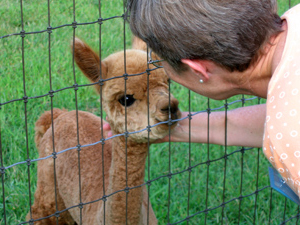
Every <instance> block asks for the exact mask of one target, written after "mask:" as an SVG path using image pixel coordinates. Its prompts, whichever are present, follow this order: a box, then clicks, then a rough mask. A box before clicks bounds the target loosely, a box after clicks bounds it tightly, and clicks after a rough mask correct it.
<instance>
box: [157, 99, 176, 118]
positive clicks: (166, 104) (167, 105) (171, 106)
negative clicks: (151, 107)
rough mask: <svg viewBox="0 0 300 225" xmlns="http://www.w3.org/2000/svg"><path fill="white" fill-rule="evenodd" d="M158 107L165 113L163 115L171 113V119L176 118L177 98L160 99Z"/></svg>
mask: <svg viewBox="0 0 300 225" xmlns="http://www.w3.org/2000/svg"><path fill="white" fill-rule="evenodd" d="M159 108H160V111H161V112H162V113H163V114H165V115H169V112H170V115H171V119H172V120H176V119H178V112H179V109H178V100H177V99H171V101H169V99H167V100H162V101H160V102H159Z"/></svg>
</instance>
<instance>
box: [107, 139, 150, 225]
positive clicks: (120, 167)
mask: <svg viewBox="0 0 300 225" xmlns="http://www.w3.org/2000/svg"><path fill="white" fill-rule="evenodd" d="M125 149H126V143H125V140H124V137H117V138H114V139H113V143H112V162H111V168H110V174H109V185H108V190H107V194H108V195H109V194H111V193H114V192H116V191H120V190H124V189H125V188H126V187H128V188H132V187H135V186H138V185H141V184H143V183H144V177H145V163H146V157H147V152H148V149H147V144H136V143H130V142H128V143H127V162H126V150H125ZM126 164H127V167H126ZM126 173H127V176H126ZM126 178H127V182H126ZM126 183H127V186H126ZM126 192H127V191H121V192H118V193H116V194H113V195H111V196H109V197H108V200H107V201H108V202H107V213H106V215H107V216H106V219H107V224H122V225H123V224H126V210H127V224H128V225H135V224H139V222H140V215H141V207H142V188H141V187H139V188H134V189H130V190H129V191H128V192H127V193H126ZM126 205H127V207H126Z"/></svg>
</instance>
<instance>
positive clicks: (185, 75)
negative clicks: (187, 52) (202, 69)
mask: <svg viewBox="0 0 300 225" xmlns="http://www.w3.org/2000/svg"><path fill="white" fill-rule="evenodd" d="M163 66H164V69H165V71H166V73H167V75H168V76H169V77H170V79H171V80H173V81H175V82H176V83H179V84H181V85H183V86H185V87H186V88H188V89H190V90H191V91H194V92H196V93H198V94H200V95H203V96H206V97H209V98H212V99H216V100H223V99H227V98H229V97H231V96H233V95H236V94H239V93H235V88H234V86H233V85H232V84H230V83H228V82H226V81H225V80H224V79H223V77H224V75H225V73H228V72H226V71H225V70H223V69H220V70H215V71H219V72H216V73H215V74H211V73H208V75H209V79H208V80H207V79H205V80H204V82H203V83H201V82H200V79H203V76H202V75H201V74H200V73H195V72H194V71H192V70H191V69H189V70H187V71H184V72H182V73H180V74H178V73H176V72H175V71H174V70H173V68H172V67H171V66H170V65H169V64H168V63H166V62H163ZM222 73H224V74H222Z"/></svg>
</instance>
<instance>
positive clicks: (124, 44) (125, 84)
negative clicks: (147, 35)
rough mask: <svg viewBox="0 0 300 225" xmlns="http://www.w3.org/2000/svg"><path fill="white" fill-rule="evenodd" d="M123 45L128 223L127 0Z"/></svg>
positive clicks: (124, 11)
mask: <svg viewBox="0 0 300 225" xmlns="http://www.w3.org/2000/svg"><path fill="white" fill-rule="evenodd" d="M123 46H124V102H125V164H126V165H125V173H126V187H125V194H126V202H125V204H126V210H125V211H126V225H127V224H128V215H127V214H128V194H129V187H128V167H127V162H128V161H127V160H128V159H127V158H128V157H127V152H128V149H127V145H128V128H127V101H126V98H127V97H126V91H127V80H128V74H127V68H126V1H125V0H123Z"/></svg>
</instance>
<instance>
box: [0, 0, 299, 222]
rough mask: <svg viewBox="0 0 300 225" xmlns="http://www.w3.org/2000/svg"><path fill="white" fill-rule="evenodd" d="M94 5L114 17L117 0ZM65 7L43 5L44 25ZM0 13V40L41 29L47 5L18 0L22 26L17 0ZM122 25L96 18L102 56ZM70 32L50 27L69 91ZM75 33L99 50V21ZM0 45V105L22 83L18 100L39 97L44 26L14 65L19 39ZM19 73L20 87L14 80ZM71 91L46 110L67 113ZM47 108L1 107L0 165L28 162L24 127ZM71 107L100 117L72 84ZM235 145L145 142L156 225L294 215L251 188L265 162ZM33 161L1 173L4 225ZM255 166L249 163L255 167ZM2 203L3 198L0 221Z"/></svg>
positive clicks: (44, 64)
mask: <svg viewBox="0 0 300 225" xmlns="http://www.w3.org/2000/svg"><path fill="white" fill-rule="evenodd" d="M101 2H102V7H101V16H102V18H109V17H112V16H116V15H118V16H121V15H122V14H123V2H122V1H120V0H104V1H101ZM297 2H299V1H292V5H295V4H296V3H297ZM288 7H289V3H288V1H286V0H280V1H279V12H280V14H282V13H283V12H284V11H285V10H287V9H288ZM73 10H74V8H73V3H72V2H71V1H62V0H58V1H50V25H51V27H53V28H56V27H58V26H61V25H63V24H72V22H73V20H74V18H73ZM75 11H76V17H75V20H76V21H77V23H85V22H93V21H97V20H98V18H99V17H100V16H99V5H98V1H96V0H91V1H84V0H77V1H76V7H75ZM0 18H1V21H0V37H1V36H5V35H8V34H15V33H20V31H21V30H22V27H23V28H24V30H25V31H26V32H35V31H41V30H46V29H47V27H48V26H49V21H48V5H47V2H46V1H38V0H30V1H23V24H22V23H21V16H20V2H19V1H15V0H2V1H0ZM123 28H124V27H123V20H122V19H121V18H116V19H111V20H107V21H105V22H103V24H102V26H101V46H102V48H101V54H102V57H106V56H108V55H109V54H111V53H113V52H115V51H118V50H122V49H123V48H124V39H123ZM73 32H74V29H73V28H72V26H64V27H61V28H57V29H53V30H52V33H51V35H50V46H51V48H50V52H51V85H52V90H59V89H61V88H64V87H72V85H73V84H74V73H73V67H72V56H71V53H70V41H71V40H72V38H73ZM75 34H76V36H78V37H81V38H82V39H83V40H85V41H86V42H87V43H88V44H89V45H91V46H92V47H93V48H94V49H99V24H97V23H95V24H88V25H77V28H76V30H75ZM130 41H131V34H130V31H129V29H128V25H127V26H126V40H125V42H126V46H127V47H129V46H130ZM0 49H1V50H0V103H5V102H7V101H11V100H14V99H22V98H23V96H25V93H24V86H25V90H26V96H28V97H34V96H40V95H44V94H47V93H48V92H49V91H50V78H49V75H50V71H49V34H48V33H47V32H43V33H35V34H28V35H26V37H25V38H24V65H25V66H24V68H23V66H22V38H21V37H20V35H13V36H9V37H5V38H1V39H0ZM23 69H24V76H25V83H24V82H23ZM75 80H76V82H77V83H78V84H80V85H81V84H87V83H88V81H87V80H86V79H85V78H84V77H83V76H82V75H81V73H80V72H79V70H78V69H77V68H75ZM171 92H172V93H173V94H174V95H175V97H177V98H178V99H179V101H180V108H181V110H182V111H187V110H188V108H189V101H188V98H190V99H191V101H190V106H191V111H202V110H206V109H207V107H208V100H207V99H206V98H203V97H200V96H199V95H197V94H195V93H190V97H189V92H188V90H187V89H186V88H183V87H181V86H180V85H177V84H175V83H172V85H171ZM74 93H75V92H74V89H72V88H70V89H66V90H63V91H60V92H57V93H55V94H54V97H53V106H54V107H59V108H66V109H68V110H73V109H75V107H76V102H75V94H74ZM239 99H241V96H237V97H234V98H231V99H229V100H228V103H232V102H234V101H236V100H239ZM257 101H258V100H257V99H255V100H251V101H247V102H246V103H245V105H250V104H257ZM224 103H225V101H213V100H210V101H209V105H210V107H211V108H218V107H221V106H224ZM240 106H242V102H241V101H237V102H236V103H233V104H230V105H229V109H233V108H237V107H240ZM50 109H51V99H50V97H49V96H46V97H42V98H34V99H29V101H28V103H27V104H26V112H27V114H26V117H25V104H24V101H23V100H20V101H14V102H11V103H7V104H4V105H2V106H1V109H0V129H1V130H0V131H1V142H0V144H1V151H2V155H1V157H2V162H3V165H1V166H5V167H7V166H10V165H12V164H14V163H18V162H22V161H25V160H26V159H27V158H28V156H29V158H31V159H36V158H38V155H37V151H36V148H35V144H34V123H35V121H36V120H37V118H38V117H39V115H40V114H41V113H42V112H43V111H45V110H50ZM78 109H79V110H85V111H90V112H93V113H95V114H97V115H100V103H99V96H97V95H96V94H95V92H94V91H93V90H92V88H91V87H81V88H79V90H78ZM221 110H224V109H221ZM26 124H27V134H26ZM238 149H240V147H227V148H226V147H224V146H217V145H206V144H191V145H189V144H188V143H172V144H171V146H170V147H169V144H168V143H164V144H159V145H158V144H157V145H152V146H151V149H150V160H149V161H150V165H148V166H149V167H148V168H149V171H150V173H148V168H147V171H146V180H147V179H148V178H149V179H150V180H152V179H155V181H153V182H152V183H151V186H150V199H151V203H152V206H153V208H154V211H155V214H156V216H157V218H158V220H159V224H167V223H168V222H169V223H176V222H179V221H181V220H183V219H185V218H186V217H187V215H190V216H192V217H191V218H190V222H189V223H187V222H186V221H184V222H182V223H179V224H195V225H197V224H205V222H206V224H222V223H223V224H238V222H239V223H240V224H253V223H255V224H268V222H269V218H270V224H280V223H281V222H282V221H284V220H287V219H288V218H290V217H292V216H294V215H296V214H297V213H298V212H299V209H298V207H296V206H295V204H293V203H292V202H291V201H289V200H285V198H284V197H283V196H281V195H279V194H277V193H275V192H273V195H272V202H271V206H270V196H271V189H270V188H266V189H263V190H262V191H260V192H258V194H257V195H255V194H254V193H255V191H256V190H257V188H258V189H261V188H264V187H266V186H268V185H269V181H268V179H269V178H268V175H267V167H268V165H269V164H268V162H267V160H266V159H265V158H264V155H263V153H262V151H260V150H259V149H252V150H246V151H245V152H244V153H243V154H242V153H241V151H238V152H235V151H236V150H238ZM225 152H226V153H227V154H230V156H229V157H228V159H227V160H226V173H225V159H223V157H224V154H225ZM231 153H232V154H231ZM27 155H28V156H27ZM220 158H221V159H220ZM208 159H209V160H211V163H210V164H209V165H208V164H206V163H205V162H207V160H208ZM218 159H220V160H218ZM258 164H259V167H258V166H257V165H258ZM36 166H37V165H36V163H32V164H31V165H30V166H29V167H28V166H27V165H26V164H22V165H16V166H13V167H11V168H9V169H7V170H5V174H4V175H2V176H1V177H0V180H1V179H3V181H4V189H3V186H2V183H1V182H0V193H1V197H0V224H1V225H2V224H5V219H6V224H9V225H10V224H18V223H21V222H24V221H25V216H26V214H27V212H28V211H29V204H30V203H29V202H30V198H29V192H31V195H32V196H31V197H32V198H31V202H32V201H33V193H34V190H35V185H36ZM189 166H191V167H192V170H191V172H189V171H187V168H188V167H189ZM28 168H29V170H28ZM257 168H259V169H258V171H257ZM182 171H184V172H182ZM29 172H30V176H29V175H28V174H29ZM170 172H171V173H174V174H173V175H172V177H171V178H169V177H168V176H167V175H168V174H169V173H170ZM224 174H225V177H226V179H225V185H224ZM29 177H30V178H29ZM207 177H208V178H209V179H207ZM156 178H157V179H156ZM207 180H208V181H207ZM29 181H30V190H29ZM224 187H225V190H224ZM169 189H170V192H169ZM3 191H4V196H5V198H4V199H3V195H2V192H3ZM223 193H224V201H225V202H227V201H230V200H232V199H234V200H232V201H230V202H229V203H228V204H226V205H225V206H224V208H223V207H220V205H221V204H222V202H223ZM240 195H242V196H247V197H245V198H242V200H241V201H240V200H238V199H237V198H238V197H239V196H240ZM248 195H249V196H248ZM206 196H207V197H206ZM256 197H257V198H256ZM206 199H207V205H206ZM3 201H4V202H5V217H4V208H3V206H4V204H3ZM188 203H189V204H188ZM270 207H271V209H270ZM205 209H209V211H208V212H207V214H206V213H199V212H202V211H203V210H205ZM255 209H256V210H255ZM254 210H255V211H254ZM222 211H223V213H222ZM239 212H240V214H239ZM270 212H271V215H270ZM222 215H223V217H222ZM254 218H255V219H254ZM254 220H255V222H254ZM295 223H296V219H292V220H291V223H290V224H295Z"/></svg>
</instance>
